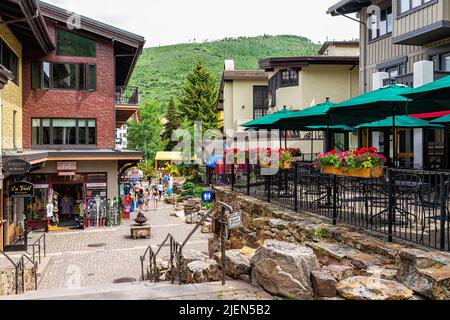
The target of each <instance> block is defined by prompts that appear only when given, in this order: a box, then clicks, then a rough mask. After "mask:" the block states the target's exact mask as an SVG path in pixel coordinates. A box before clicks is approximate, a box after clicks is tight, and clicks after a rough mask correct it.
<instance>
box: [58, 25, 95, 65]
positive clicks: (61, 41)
mask: <svg viewBox="0 0 450 320" xmlns="http://www.w3.org/2000/svg"><path fill="white" fill-rule="evenodd" d="M56 39H57V40H56V43H57V44H56V46H57V49H56V54H57V55H58V56H67V57H90V58H95V56H96V42H95V41H94V40H91V39H87V38H85V37H82V36H79V35H77V34H75V33H72V32H67V31H64V30H61V29H57V30H56Z"/></svg>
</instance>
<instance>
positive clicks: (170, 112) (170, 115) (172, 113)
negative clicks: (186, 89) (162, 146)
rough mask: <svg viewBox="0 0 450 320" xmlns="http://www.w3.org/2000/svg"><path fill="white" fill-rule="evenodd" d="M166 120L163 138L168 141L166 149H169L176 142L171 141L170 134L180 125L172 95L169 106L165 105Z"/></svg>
mask: <svg viewBox="0 0 450 320" xmlns="http://www.w3.org/2000/svg"><path fill="white" fill-rule="evenodd" d="M166 121H167V122H166V124H165V126H164V127H165V130H164V135H163V138H164V139H165V140H167V141H168V143H167V146H166V150H167V151H171V150H172V149H173V147H174V146H175V145H176V142H173V141H171V139H172V134H173V132H174V131H176V130H177V129H178V128H180V126H181V120H180V115H179V114H178V110H177V106H176V105H175V101H174V99H173V97H171V98H170V101H169V106H168V107H167V114H166Z"/></svg>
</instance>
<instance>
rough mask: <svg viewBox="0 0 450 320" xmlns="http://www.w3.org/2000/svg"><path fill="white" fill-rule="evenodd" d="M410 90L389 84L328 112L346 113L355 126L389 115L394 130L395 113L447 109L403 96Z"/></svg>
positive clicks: (336, 115) (345, 102)
mask: <svg viewBox="0 0 450 320" xmlns="http://www.w3.org/2000/svg"><path fill="white" fill-rule="evenodd" d="M410 92H411V89H410V88H409V87H407V86H404V85H398V84H391V85H389V86H386V87H383V88H380V89H378V90H375V91H371V92H368V93H365V94H362V95H360V96H357V97H355V98H352V99H349V100H347V101H344V102H342V103H339V104H337V105H334V106H332V107H331V109H330V111H329V113H330V115H331V117H332V118H334V117H336V118H339V117H343V116H345V115H347V116H348V117H350V118H352V121H353V122H354V125H355V126H356V125H359V124H363V123H368V122H373V121H377V120H384V119H385V118H386V117H387V116H391V120H392V124H391V126H392V128H393V130H394V131H395V127H396V117H395V116H397V115H405V114H411V113H422V112H434V111H443V110H446V109H447V108H446V107H444V106H443V105H440V104H436V103H429V102H421V101H413V100H411V99H408V98H406V97H404V96H403V94H407V93H410ZM395 144H396V141H395V139H394V145H393V147H394V150H396V147H397V146H396V145H395ZM396 160H397V159H396V152H394V158H393V163H394V166H395V164H396Z"/></svg>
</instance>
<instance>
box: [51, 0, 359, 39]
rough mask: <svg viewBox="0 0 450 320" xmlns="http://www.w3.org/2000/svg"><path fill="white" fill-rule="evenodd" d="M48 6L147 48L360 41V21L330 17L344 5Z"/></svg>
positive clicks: (232, 0)
mask: <svg viewBox="0 0 450 320" xmlns="http://www.w3.org/2000/svg"><path fill="white" fill-rule="evenodd" d="M44 1H45V2H48V3H51V4H54V5H57V6H60V7H62V8H64V9H67V10H69V11H72V12H76V13H79V14H82V15H85V16H88V17H91V18H94V19H97V20H100V21H102V22H105V23H108V24H112V25H115V26H117V27H119V28H122V29H125V30H128V31H131V32H134V33H137V34H140V35H142V36H144V37H145V38H146V40H147V44H146V46H159V45H168V44H176V43H183V42H191V41H194V39H195V41H197V42H201V41H204V40H216V39H222V38H224V37H238V36H255V35H263V34H270V35H278V34H295V35H301V36H305V37H308V38H310V39H311V40H313V41H315V42H324V41H326V40H327V39H328V40H352V39H356V38H357V37H358V24H357V23H356V22H353V21H351V20H348V19H346V18H343V17H331V16H329V15H327V14H325V11H326V10H327V9H328V8H329V7H330V6H332V5H333V4H335V3H337V2H338V0H315V1H305V0H277V1H273V0H226V1H217V0H126V1H122V0H44ZM124 3H125V4H126V6H125V7H124Z"/></svg>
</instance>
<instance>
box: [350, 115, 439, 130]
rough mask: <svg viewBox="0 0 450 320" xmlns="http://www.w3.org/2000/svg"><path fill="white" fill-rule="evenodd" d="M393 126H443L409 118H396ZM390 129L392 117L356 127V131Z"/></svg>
mask: <svg viewBox="0 0 450 320" xmlns="http://www.w3.org/2000/svg"><path fill="white" fill-rule="evenodd" d="M395 126H396V127H397V128H443V126H441V125H438V124H432V123H430V122H428V121H426V120H422V119H416V118H413V117H410V116H396V117H395ZM389 127H392V117H389V118H386V119H384V120H379V121H374V122H370V123H365V124H361V125H359V126H356V127H355V128H356V129H366V128H389Z"/></svg>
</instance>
